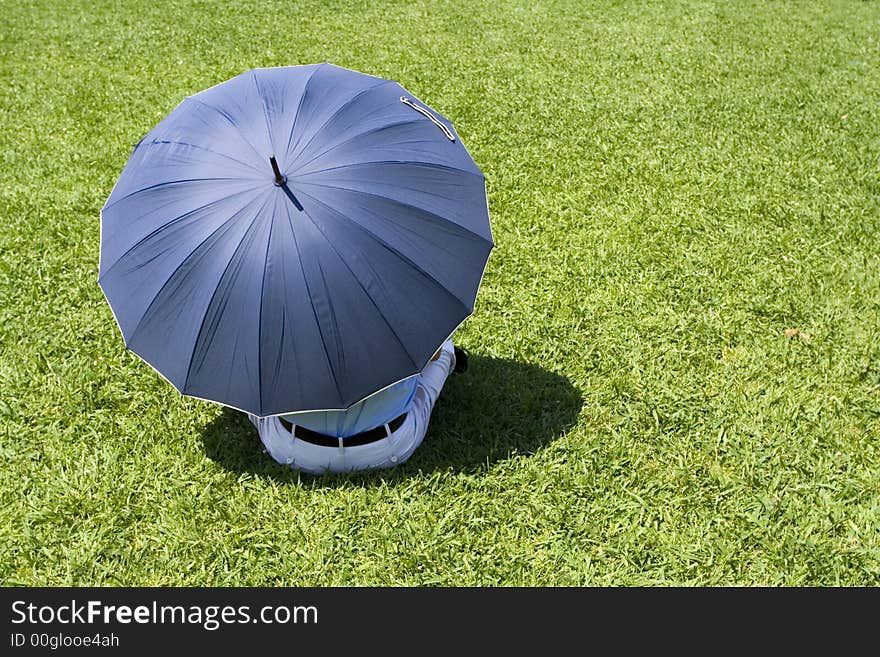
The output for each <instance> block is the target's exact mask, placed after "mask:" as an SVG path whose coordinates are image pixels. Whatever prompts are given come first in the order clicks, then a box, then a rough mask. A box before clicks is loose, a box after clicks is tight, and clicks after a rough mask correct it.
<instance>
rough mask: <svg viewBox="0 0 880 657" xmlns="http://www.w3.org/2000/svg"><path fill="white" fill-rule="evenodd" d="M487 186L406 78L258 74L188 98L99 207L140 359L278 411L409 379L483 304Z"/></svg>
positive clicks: (201, 394)
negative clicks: (410, 89) (478, 297)
mask: <svg viewBox="0 0 880 657" xmlns="http://www.w3.org/2000/svg"><path fill="white" fill-rule="evenodd" d="M492 246H493V244H492V234H491V231H490V227H489V214H488V207H487V202H486V192H485V181H484V178H483V175H482V173H481V172H480V170H479V168H478V167H477V166H476V164H475V163H474V161H473V159H472V158H471V157H470V155H469V154H468V152H467V150H466V149H465V148H464V146H463V145H462V143H461V141H460V140H459V138H458V136H457V135H456V133H455V130H454V129H453V127H452V124H451V123H450V122H449V121H448V120H447V119H445V118H444V117H442V116H440V115H439V114H437V113H436V112H434V111H433V110H431V109H429V108H427V107H426V106H425V105H424V104H423V103H421V102H420V101H418V100H416V99H415V97H414V96H413V95H412V94H410V93H409V92H408V91H406V90H405V89H404V88H403V87H401V86H400V85H399V84H397V83H396V82H393V81H390V80H384V79H382V78H377V77H373V76H369V75H364V74H362V73H358V72H356V71H351V70H348V69H344V68H340V67H337V66H332V65H329V64H320V65H312V66H291V67H284V68H273V69H255V70H252V71H248V72H247V73H243V74H242V75H239V76H237V77H235V78H232V79H231V80H229V81H227V82H224V83H222V84H219V85H217V86H214V87H212V88H210V89H207V90H206V91H203V92H201V93H198V94H195V95H194V96H190V97H189V98H187V99H185V100H184V101H183V102H182V103H181V104H180V105H178V107H177V108H176V109H175V110H174V111H172V112H171V114H169V115H168V116H167V117H166V118H165V119H164V120H163V121H161V122H160V123H159V124H158V125H157V126H156V127H155V128H154V129H153V130H152V131H151V132H149V133H148V134H147V136H146V137H144V138H143V139H142V140H141V141H140V142H139V143H138V145H137V146H136V147H135V149H134V151H133V152H132V154H131V157H130V159H129V161H128V163H127V164H126V166H125V169H124V170H123V172H122V174H121V175H120V177H119V180H118V181H117V183H116V186H115V187H114V189H113V192H112V193H111V194H110V198H109V199H108V200H107V203H106V204H105V205H104V208H103V209H102V211H101V256H100V266H99V270H100V274H99V283H100V285H101V288H102V289H103V291H104V294H105V295H106V297H107V300H108V302H109V303H110V306H111V308H112V310H113V314H114V315H115V317H116V321H117V322H118V324H119V328H120V329H121V331H122V335H123V337H124V339H125V343H126V345H127V347H128V348H129V349H131V350H132V351H134V352H135V353H136V354H138V355H139V356H141V357H142V358H143V359H144V360H146V361H147V362H148V363H149V364H150V365H152V366H153V367H154V368H155V369H156V370H157V371H158V372H159V373H160V374H161V375H162V376H163V377H165V378H166V379H167V380H168V381H169V382H171V384H172V385H174V387H175V388H177V389H178V390H179V391H180V392H182V393H183V394H186V395H190V396H193V397H198V398H201V399H207V400H212V401H216V402H220V403H222V404H225V405H227V406H232V407H234V408H237V409H240V410H243V411H247V412H249V413H253V414H254V415H259V416H267V415H277V414H280V413H289V412H295V411H300V410H313V409H344V408H347V407H349V406H351V405H352V404H354V403H355V402H357V401H359V400H361V399H363V398H364V397H366V396H368V395H370V394H372V393H374V392H376V391H378V390H380V389H382V388H384V387H386V386H388V385H391V384H393V383H395V382H397V381H400V380H403V379H405V378H407V377H409V376H412V375H414V374H416V373H418V372H419V371H421V369H422V368H423V367H424V366H425V365H426V364H427V362H428V360H429V359H430V358H431V356H432V354H433V353H434V351H435V350H436V349H437V348H438V347H439V346H440V344H442V343H443V341H444V340H445V339H446V338H447V337H448V336H449V335H450V334H451V333H452V332H453V331H454V330H455V329H456V327H458V325H459V324H460V323H461V322H462V321H463V320H464V319H465V318H466V317H467V316H469V315H470V314H471V313H472V312H473V308H474V300H475V298H476V294H477V289H478V288H479V285H480V280H481V277H482V274H483V271H484V269H485V266H486V261H487V259H488V257H489V252H490V250H491V249H492Z"/></svg>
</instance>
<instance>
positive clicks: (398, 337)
mask: <svg viewBox="0 0 880 657" xmlns="http://www.w3.org/2000/svg"><path fill="white" fill-rule="evenodd" d="M306 196H308V197H309V198H311V199H312V200H313V201H315V202H316V203H318V204H320V205H323V206H324V207H325V208H327V209H328V210H330V212H332V213H334V214H337V215H339V216H340V217H343V218H345V215H343V214H342V213H341V212H339V211H337V210H335V209H334V208H331V207H330V206H329V205H327V204H326V203H324V202H322V201H320V200H319V199H316V198H315V197H314V196H311V195H310V194H306ZM305 214H306V216H307V217H308V218H309V221H311V222H312V225H313V226H314V227H315V228H316V229H317V230H318V232H319V233H321V236H322V237H323V238H324V240H325V241H326V242H327V244H329V245H330V248H331V249H333V252H334V253H335V254H336V255H337V256H338V257H339V260H340V262H342V264H344V265H345V268H346V269H348V271H349V272H350V273H351V275H352V277H353V278H354V280H355V281H357V284H358V286H359V287H360V288H361V290H363V292H364V295H366V297H367V298H368V299H369V300H370V303H372V304H373V307H374V308H375V309H376V312H378V313H379V317H381V318H382V321H383V322H385V325H386V326H387V327H388V328H389V330H390V331H391V334H392V335H393V336H394V338H395V339H396V340H397V343H398V344H399V345H400V346H401V347H402V348H403V351H404V353H405V354H406V355H407V357H408V358H409V360H410V362H411V363H412V364H413V366H414V367H416V368H418V366H419V364H418V363H417V362H416V360H415V358H413V355H412V354H411V353H410V352H409V350H408V349H407V348H406V345H405V344H404V343H403V340H401V338H400V336H399V335H398V334H397V331H396V330H395V329H394V327H393V326H392V325H391V322H390V321H388V318H387V317H386V316H385V313H383V312H382V309H381V308H379V305H378V304H377V303H376V301H375V299H373V297H372V296H370V293H369V292H367V288H365V287H364V285H363V283H361V281H360V279H359V278H358V277H357V274H355V273H354V271H353V270H352V268H351V266H350V265H349V264H348V262H346V260H345V258H343V257H342V254H341V253H340V252H339V249H337V248H336V245H335V244H333V240H331V239H330V238H329V237H327V235H326V234H325V233H324V231H323V230H322V229H321V227H320V226H319V225H318V223H317V222H316V221H315V220H314V219H312V217H311V216H310V215H309V213H308V212H306V213H305ZM370 234H371V235H372V234H373V233H370ZM380 241H381V240H380ZM383 244H384V243H383ZM385 246H386V248H390V247H388V245H387V244H386V245H385ZM407 261H408V259H407ZM413 266H415V265H413ZM416 269H418V270H419V271H420V272H421V273H423V274H425V272H424V271H422V270H421V269H420V268H419V267H417V266H416ZM425 275H427V274H425ZM431 278H432V280H435V282H437V284H438V285H440V283H439V282H438V281H436V279H433V277H431ZM440 287H443V286H442V285H440ZM443 289H445V288H443ZM447 291H448V290H447ZM452 296H453V297H455V295H452ZM455 299H456V300H457V301H459V302H460V301H461V300H460V299H459V298H458V297H455Z"/></svg>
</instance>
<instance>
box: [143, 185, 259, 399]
mask: <svg viewBox="0 0 880 657" xmlns="http://www.w3.org/2000/svg"><path fill="white" fill-rule="evenodd" d="M252 202H253V200H252V201H251V202H250V203H252ZM267 202H268V197H267V198H265V199H264V200H263V205H262V207H261V208H260V209H259V210H258V211H257V212H255V213H254V218H253V219H252V220H251V223H250V225H248V227H247V230H245V231H244V234H243V235H242V237H241V242H239V243H238V246H236V247H235V251H233V252H232V255H231V256H230V258H229V260H228V261H227V263H226V266H225V267H223V273H222V274H220V278H219V279H218V280H217V286H216V287H215V288H214V291H213V292H212V293H211V300H210V301H208V305H207V306H205V314H204V315H202V321H201V322H200V323H199V330H198V332H196V339H195V340H194V341H193V348H192V353H191V354H190V356H189V363H188V364H187V366H186V377H184V379H183V386H181V388H180V390H181V392H184V391H185V390H186V387H187V385H189V375H190V373H191V372H192V363H193V358H195V355H196V349H197V348H198V346H199V340H200V339H201V337H202V331H204V329H205V320H206V319H207V317H208V310H209V309H210V308H211V306H212V305H213V303H214V299H215V298H216V297H217V292H218V291H219V290H220V283H221V282H222V281H223V278H224V277H225V276H226V272H228V271H229V267H230V266H232V261H233V260H235V256H236V255H238V252H239V249H241V248H242V245H244V242H245V238H246V237H247V235H248V233H250V232H251V229H253V227H254V224H256V223H257V219H259V217H260V212H262V210H263V208H265V207H266V203H267ZM250 203H248V204H247V205H245V206H244V207H243V208H241V209H240V210H239V211H238V212H236V213H235V214H233V215H232V217H230V218H229V219H228V220H227V221H225V222H224V224H223V225H224V226H225V225H226V224H228V223H229V221H230V220H232V219H233V218H234V217H235V215H237V214H239V213H240V212H242V211H244V209H245V208H246V207H248V205H250ZM221 228H222V226H221ZM218 230H219V228H218ZM216 233H217V231H214V232H213V233H211V235H209V237H212V236H213V235H215V234H216ZM203 243H204V242H203ZM196 248H197V249H198V247H196ZM193 253H195V251H193ZM191 256H192V254H190V255H189V256H187V258H186V259H185V260H184V261H183V262H186V260H188V259H189V258H190V257H191ZM183 262H181V264H183ZM178 269H179V267H178ZM176 271H177V270H175V272H176ZM172 275H173V274H172ZM169 280H170V279H169ZM163 287H164V286H163ZM161 292H162V290H159V294H161ZM159 294H157V295H156V297H157V298H158V296H159ZM153 301H155V299H153ZM151 305H152V304H151ZM147 311H149V308H148V309H147ZM146 315H147V313H146V312H145V313H144V317H146ZM141 321H143V318H141ZM133 337H134V335H132V338H133ZM260 403H262V400H261V402H260ZM261 410H262V409H261Z"/></svg>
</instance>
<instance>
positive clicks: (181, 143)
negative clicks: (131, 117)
mask: <svg viewBox="0 0 880 657" xmlns="http://www.w3.org/2000/svg"><path fill="white" fill-rule="evenodd" d="M159 144H177V145H179V146H189V147H190V148H198V149H199V150H203V151H206V152H208V153H213V154H214V155H219V156H220V157H225V158H226V159H229V160H232V161H233V162H238V163H239V164H242V165H244V166H246V167H247V168H248V169H253V170H254V171H259V169H258V168H257V167H255V166H254V165H253V164H251V163H250V162H245V161H244V160H239V159H238V158H235V157H232V156H231V155H227V154H226V153H221V152H220V151H215V150H213V149H210V148H207V147H205V146H199V145H198V144H190V143H188V142H185V141H176V140H174V139H160V138H158V137H157V138H156V139H153V140H152V141H148V142H143V141H141V142H138V145H137V147H138V148H139V147H140V146H154V145H159Z"/></svg>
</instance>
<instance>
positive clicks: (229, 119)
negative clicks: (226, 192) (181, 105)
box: [183, 96, 264, 159]
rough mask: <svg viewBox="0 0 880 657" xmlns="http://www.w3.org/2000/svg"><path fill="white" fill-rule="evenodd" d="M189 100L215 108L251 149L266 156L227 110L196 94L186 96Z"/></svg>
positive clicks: (258, 154) (259, 154) (261, 156)
mask: <svg viewBox="0 0 880 657" xmlns="http://www.w3.org/2000/svg"><path fill="white" fill-rule="evenodd" d="M188 100H191V101H192V102H194V103H198V104H199V105H204V106H205V107H207V108H208V109H210V110H213V111H214V112H216V113H217V114H219V115H220V116H222V117H223V118H224V119H226V121H227V122H228V123H229V125H231V126H232V127H233V128H235V132H236V134H238V136H239V138H240V139H241V140H242V141H243V142H244V143H245V144H247V145H248V146H250V149H251V150H252V151H253V152H254V153H256V154H257V157H259V158H260V159H263V158H264V156H263V155H262V154H261V153H260V151H258V150H257V148H256V146H254V145H253V144H252V143H251V142H250V141H249V140H248V139H247V138H246V137H245V136H244V134H243V133H242V131H241V129H240V128H239V127H238V125H237V124H236V123H235V121H234V120H233V118H232V117H231V116H229V114H227V113H226V112H224V111H223V110H222V109H220V108H219V107H214V106H213V105H210V104H209V103H206V102H205V101H203V100H199V99H198V98H196V97H195V96H189V97H188V98H185V99H184V101H183V102H186V101H188Z"/></svg>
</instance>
